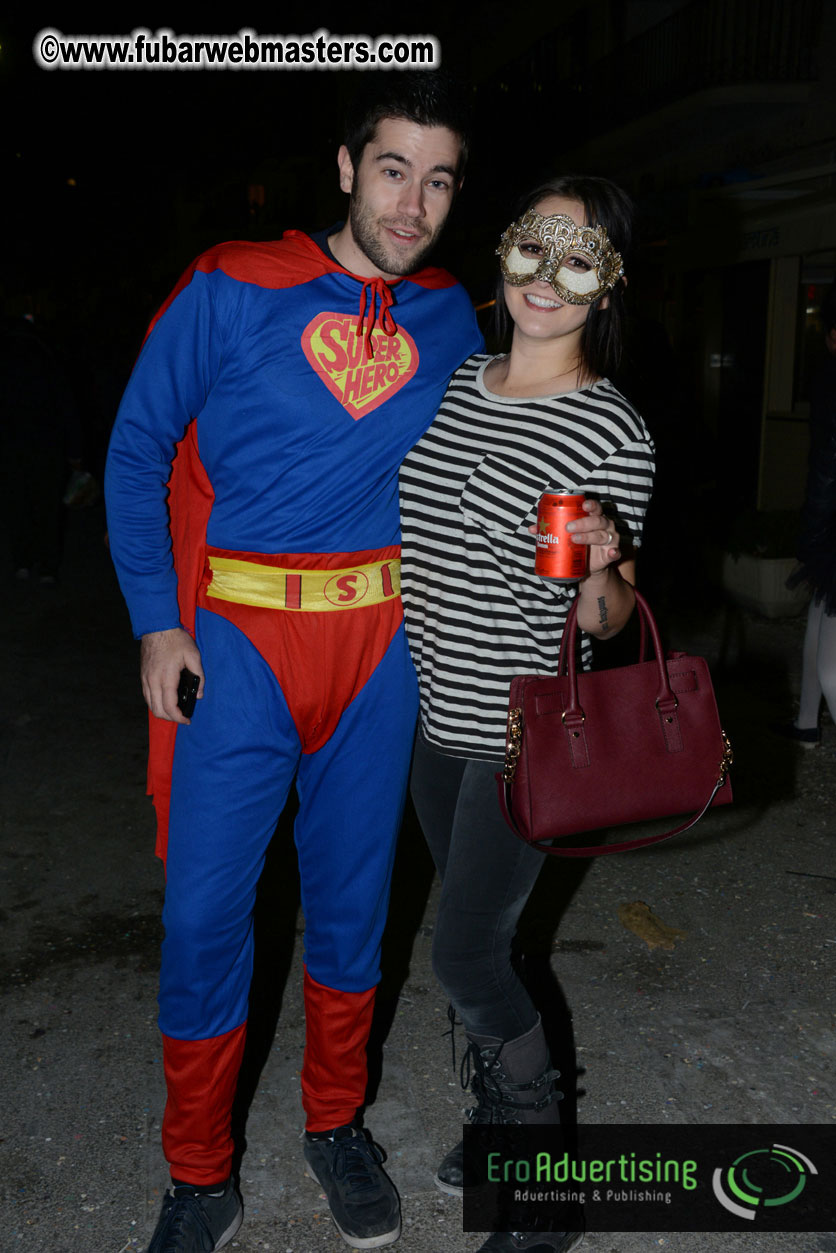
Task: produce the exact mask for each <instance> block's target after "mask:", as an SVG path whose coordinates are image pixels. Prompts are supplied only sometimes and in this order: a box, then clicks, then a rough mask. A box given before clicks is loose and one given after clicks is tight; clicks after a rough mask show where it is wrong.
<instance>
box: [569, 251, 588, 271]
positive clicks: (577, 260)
mask: <svg viewBox="0 0 836 1253" xmlns="http://www.w3.org/2000/svg"><path fill="white" fill-rule="evenodd" d="M563 264H564V265H565V266H566V267H567V268H568V269H570V270H574V271H575V273H577V274H588V273H589V271H590V270H591V269H592V266H591V265H590V264H589V262H588V261H587V259H586V257H581V256H579V255H578V254H577V253H572V255H571V256H568V257H567V258H566V260H565V261H564V262H563Z"/></svg>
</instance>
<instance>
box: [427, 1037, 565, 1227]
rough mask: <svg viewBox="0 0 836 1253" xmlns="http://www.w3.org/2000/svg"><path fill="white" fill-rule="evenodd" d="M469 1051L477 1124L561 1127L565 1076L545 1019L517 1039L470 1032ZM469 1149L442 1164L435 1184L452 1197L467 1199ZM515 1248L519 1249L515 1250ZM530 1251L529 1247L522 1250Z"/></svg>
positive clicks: (464, 1068)
mask: <svg viewBox="0 0 836 1253" xmlns="http://www.w3.org/2000/svg"><path fill="white" fill-rule="evenodd" d="M467 1039H468V1047H467V1052H466V1053H465V1055H464V1057H463V1058H462V1065H461V1084H462V1087H463V1088H467V1086H468V1083H470V1090H471V1092H472V1093H473V1095H474V1096H475V1097H476V1104H475V1105H474V1106H473V1107H472V1108H471V1109H468V1110H465V1116H466V1118H467V1120H468V1122H471V1123H556V1122H560V1116H559V1114H558V1110H557V1102H558V1101H559V1100H560V1099H561V1097H562V1096H563V1093H562V1092H558V1091H557V1089H556V1088H555V1086H554V1081H555V1079H557V1078H559V1071H557V1070H553V1069H552V1065H551V1057H550V1056H549V1049H548V1045H547V1044H546V1037H545V1035H544V1034H543V1028H542V1025H541V1023H540V1019H539V1018H538V1019H537V1022H536V1023H535V1025H534V1026H533V1027H532V1028H531V1030H530V1031H527V1032H526V1033H525V1035H521V1036H517V1038H516V1039H515V1040H505V1041H502V1040H499V1039H497V1038H496V1036H483V1035H472V1034H471V1033H470V1032H467ZM463 1156H464V1146H463V1142H462V1141H461V1140H460V1141H459V1143H458V1144H457V1145H456V1147H455V1148H454V1149H451V1150H450V1152H449V1153H448V1154H447V1156H446V1157H445V1158H444V1160H443V1161H442V1163H441V1165H440V1166H439V1168H438V1172H437V1174H436V1176H435V1185H436V1187H437V1188H440V1189H441V1191H442V1192H447V1193H449V1195H450V1196H461V1195H462V1189H463V1181H464V1165H463ZM509 1247H513V1246H509ZM522 1247H525V1246H522Z"/></svg>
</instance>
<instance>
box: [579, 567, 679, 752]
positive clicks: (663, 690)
mask: <svg viewBox="0 0 836 1253" xmlns="http://www.w3.org/2000/svg"><path fill="white" fill-rule="evenodd" d="M634 591H635V589H634ZM635 597H636V609H637V610H638V612H639V621H640V624H641V636H640V640H639V661H643V660H644V654H645V640H646V635H645V632H646V631H649V632H650V639H651V643H652V644H653V651H654V654H655V658H656V668H657V670H658V673H659V689H658V691H657V693H656V708H657V709H658V710H659V712H660V713H661V714H665V713H670V712H672V711H673V710H674V709H676V707H677V705H678V704H679V702H678V700H677V699H676V697H675V696H674V694H673V692H672V691H671V685H670V679H669V678H668V671H667V667H666V666H665V657H664V653H663V651H662V637H661V635H660V634H659V628H658V626H657V625H656V619H655V618H654V616H653V613H652V611H651V608H650V605H648V603H647V601H646V600H645V598H644V597H643V596H642V594H641V592H639V591H635ZM577 644H578V598H577V597H575V599H574V601H573V602H572V608H571V609H570V610H569V614H568V617H567V618H566V625H565V627H564V628H563V636H562V638H561V640H560V652H559V653H558V658H557V673H558V675H568V677H569V699H568V703H567V705H566V709H565V711H564V714H563V721H564V724H565V725H566V726H567V727H570V728H571V726H572V724H573V723H578V722H582V721H583V709H582V707H581V705H580V704H579V702H578V669H577Z"/></svg>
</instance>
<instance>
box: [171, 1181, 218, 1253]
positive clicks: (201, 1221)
mask: <svg viewBox="0 0 836 1253" xmlns="http://www.w3.org/2000/svg"><path fill="white" fill-rule="evenodd" d="M166 1220H167V1221H166V1228H165V1241H164V1243H163V1245H162V1249H161V1253H182V1250H184V1249H185V1248H186V1247H187V1246H186V1243H185V1242H186V1239H187V1238H188V1236H189V1235H190V1232H189V1226H190V1225H194V1224H196V1225H197V1227H198V1230H199V1231H200V1236H201V1243H202V1244H203V1247H204V1248H205V1249H212V1248H214V1245H215V1240H214V1237H213V1236H212V1232H211V1231H210V1230H209V1226H208V1223H207V1222H206V1215H205V1214H204V1212H203V1209H202V1207H201V1205H200V1202H199V1201H198V1199H197V1197H196V1196H195V1195H194V1193H192V1192H185V1193H183V1194H182V1195H181V1196H172V1198H171V1205H170V1208H169V1211H168V1214H167V1215H166ZM193 1229H194V1227H193V1226H192V1230H193Z"/></svg>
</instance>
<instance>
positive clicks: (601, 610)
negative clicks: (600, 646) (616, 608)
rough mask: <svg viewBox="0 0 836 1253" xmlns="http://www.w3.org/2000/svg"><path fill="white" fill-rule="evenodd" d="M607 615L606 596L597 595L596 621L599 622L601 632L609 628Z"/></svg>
mask: <svg viewBox="0 0 836 1253" xmlns="http://www.w3.org/2000/svg"><path fill="white" fill-rule="evenodd" d="M608 617H609V615H608V613H607V598H606V596H599V597H598V621H599V622H600V623H601V631H602V633H603V632H606V631H609V629H610V624H609V622H608V621H607V619H608Z"/></svg>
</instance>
